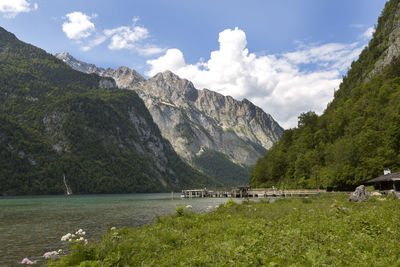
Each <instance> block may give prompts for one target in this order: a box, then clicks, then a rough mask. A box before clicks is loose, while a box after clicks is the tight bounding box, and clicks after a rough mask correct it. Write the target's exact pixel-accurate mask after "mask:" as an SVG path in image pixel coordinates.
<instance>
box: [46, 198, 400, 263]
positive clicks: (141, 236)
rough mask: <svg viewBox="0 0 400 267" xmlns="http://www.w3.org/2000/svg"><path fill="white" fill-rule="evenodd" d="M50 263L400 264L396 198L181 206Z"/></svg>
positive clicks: (399, 216)
mask: <svg viewBox="0 0 400 267" xmlns="http://www.w3.org/2000/svg"><path fill="white" fill-rule="evenodd" d="M49 265H50V266H71V265H77V266H400V201H398V200H394V199H393V198H391V197H388V198H387V199H385V200H378V199H372V200H370V201H369V202H367V203H354V202H349V201H348V196H347V195H322V196H319V197H315V198H298V199H282V200H277V201H275V202H274V203H269V202H268V201H260V202H251V201H250V202H247V201H245V202H244V203H243V204H236V203H234V202H233V201H228V202H227V203H226V204H225V205H221V206H220V207H219V208H218V209H217V210H216V211H214V212H212V213H208V214H195V213H191V212H190V211H187V209H183V208H178V209H177V212H176V214H175V215H173V216H169V217H163V218H159V219H158V221H157V222H155V223H154V224H153V225H148V226H144V227H139V228H132V229H117V230H114V231H111V230H110V231H109V232H108V233H106V234H105V236H104V238H103V240H102V241H101V242H99V243H95V244H89V245H86V246H84V245H75V247H74V248H73V253H72V254H71V255H69V256H66V257H63V258H61V259H59V260H56V261H53V262H50V263H49Z"/></svg>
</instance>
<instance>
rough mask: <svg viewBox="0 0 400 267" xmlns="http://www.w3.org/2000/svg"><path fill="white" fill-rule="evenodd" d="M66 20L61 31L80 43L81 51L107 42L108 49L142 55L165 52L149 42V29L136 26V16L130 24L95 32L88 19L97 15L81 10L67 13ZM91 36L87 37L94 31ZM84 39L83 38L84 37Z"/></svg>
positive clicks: (137, 19)
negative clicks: (90, 14) (87, 13)
mask: <svg viewBox="0 0 400 267" xmlns="http://www.w3.org/2000/svg"><path fill="white" fill-rule="evenodd" d="M66 17H67V18H68V20H69V21H68V22H65V23H64V24H63V27H62V28H63V31H64V32H65V33H66V34H67V36H68V38H70V39H75V40H76V41H77V43H78V44H80V45H81V47H80V49H81V50H82V51H89V50H91V49H92V48H93V47H96V46H99V45H101V44H102V43H105V42H108V45H107V47H108V49H110V50H123V49H125V50H131V51H135V52H137V53H138V54H140V55H142V56H151V55H157V54H161V53H163V52H165V49H164V48H161V47H158V46H155V45H153V44H151V42H149V40H148V39H149V37H150V34H149V30H148V29H147V28H145V27H143V26H137V25H136V23H137V22H138V21H139V18H138V17H134V18H133V19H132V25H129V26H120V27H116V28H111V29H105V30H103V31H96V32H95V25H94V24H93V22H91V21H90V19H92V18H95V17H97V15H92V16H88V15H86V14H83V13H82V12H73V13H70V14H67V15H66ZM94 32H95V34H93V36H92V37H91V38H87V37H89V36H90V35H92V33H94ZM85 38H86V40H83V39H85Z"/></svg>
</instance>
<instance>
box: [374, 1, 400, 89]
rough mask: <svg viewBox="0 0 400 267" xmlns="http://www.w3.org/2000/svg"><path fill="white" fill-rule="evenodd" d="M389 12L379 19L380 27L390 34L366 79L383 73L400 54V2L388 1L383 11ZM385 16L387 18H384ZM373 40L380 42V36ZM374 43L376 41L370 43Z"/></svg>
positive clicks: (382, 44)
mask: <svg viewBox="0 0 400 267" xmlns="http://www.w3.org/2000/svg"><path fill="white" fill-rule="evenodd" d="M391 9H392V10H393V11H392V10H391ZM383 12H384V13H385V12H387V13H388V15H387V16H386V17H384V16H382V17H381V18H380V20H381V21H378V23H379V27H381V28H382V29H380V30H381V31H382V32H384V33H385V35H386V36H388V38H387V41H386V42H380V43H379V46H380V47H381V50H382V52H381V54H380V55H379V59H378V60H377V61H376V62H375V64H374V68H373V69H372V71H370V72H369V73H368V75H367V77H366V80H367V81H368V80H370V79H371V78H372V77H373V76H374V75H375V74H378V73H382V72H383V70H384V69H385V67H386V66H387V65H389V64H390V63H391V62H392V61H393V59H394V58H398V57H399V56H400V2H398V1H391V2H388V3H387V6H386V9H385V10H384V11H383ZM383 18H385V20H383ZM371 41H372V42H376V43H378V42H379V41H380V40H379V39H378V38H375V39H372V40H371ZM371 45H374V43H372V44H370V46H371Z"/></svg>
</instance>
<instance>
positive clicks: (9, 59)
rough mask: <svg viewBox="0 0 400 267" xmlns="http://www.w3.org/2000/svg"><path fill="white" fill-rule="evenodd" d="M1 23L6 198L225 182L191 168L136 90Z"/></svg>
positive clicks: (1, 151) (1, 191) (0, 174)
mask: <svg viewBox="0 0 400 267" xmlns="http://www.w3.org/2000/svg"><path fill="white" fill-rule="evenodd" d="M101 79H104V78H101V77H99V76H97V75H95V74H91V75H88V74H84V73H81V72H78V71H75V70H73V69H72V68H70V67H69V66H68V65H66V64H65V63H64V62H62V61H61V60H58V59H57V58H55V57H54V56H52V55H50V54H48V53H46V52H45V51H44V50H41V49H39V48H36V47H34V46H32V45H29V44H26V43H23V42H21V41H19V40H18V39H17V38H16V37H15V36H14V35H13V34H11V33H9V32H7V31H6V30H4V29H3V28H1V27H0V195H18V194H62V193H64V192H65V186H64V182H63V176H64V174H65V176H66V178H67V182H68V184H69V186H70V187H71V189H72V191H73V193H128V192H160V191H164V192H165V191H171V190H179V189H181V188H184V187H192V186H208V185H219V183H218V182H216V181H215V180H214V179H212V178H210V177H208V176H206V175H204V174H202V173H200V172H198V171H195V170H194V169H192V168H191V167H189V166H188V165H186V164H185V163H184V162H183V161H182V160H181V159H180V158H179V157H178V155H177V154H176V153H175V152H174V150H173V149H172V146H171V145H170V143H169V142H168V141H166V140H164V139H163V138H162V137H161V134H160V131H159V129H158V127H157V125H156V124H155V123H154V122H153V120H152V118H151V115H150V113H149V112H148V111H147V109H146V107H145V105H144V103H143V101H142V100H141V99H140V98H139V97H138V96H137V94H136V93H135V92H134V91H129V90H120V89H101V88H99V82H100V80H101Z"/></svg>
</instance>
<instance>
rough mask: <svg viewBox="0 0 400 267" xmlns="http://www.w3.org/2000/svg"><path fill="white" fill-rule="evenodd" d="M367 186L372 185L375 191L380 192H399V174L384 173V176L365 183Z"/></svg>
mask: <svg viewBox="0 0 400 267" xmlns="http://www.w3.org/2000/svg"><path fill="white" fill-rule="evenodd" d="M367 184H373V185H374V188H375V189H376V190H380V191H389V190H394V191H400V172H394V173H391V172H390V171H386V170H385V172H384V175H382V176H379V177H376V178H374V179H371V180H369V181H367Z"/></svg>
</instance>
